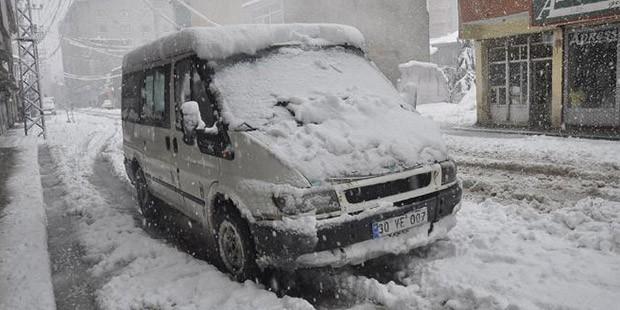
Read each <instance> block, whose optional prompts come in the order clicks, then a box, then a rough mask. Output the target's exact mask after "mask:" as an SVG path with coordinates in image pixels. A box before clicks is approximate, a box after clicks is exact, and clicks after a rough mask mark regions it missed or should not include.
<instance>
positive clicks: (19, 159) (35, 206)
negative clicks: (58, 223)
mask: <svg viewBox="0 0 620 310" xmlns="http://www.w3.org/2000/svg"><path fill="white" fill-rule="evenodd" d="M21 135H22V133H21V132H18V131H16V130H13V131H11V132H9V134H8V136H2V137H0V147H2V148H12V149H15V151H16V153H15V167H14V169H13V171H12V173H11V176H10V177H9V179H8V182H7V192H8V196H9V197H8V200H9V203H8V205H7V206H6V207H5V208H4V209H0V309H34V310H39V309H55V307H56V304H55V301H54V293H53V288H52V280H51V271H50V262H49V256H48V250H47V230H46V222H47V220H46V214H45V208H44V204H43V194H42V189H41V179H40V175H39V165H38V160H37V155H38V140H37V139H36V138H34V137H22V136H21ZM2 160H4V159H2Z"/></svg>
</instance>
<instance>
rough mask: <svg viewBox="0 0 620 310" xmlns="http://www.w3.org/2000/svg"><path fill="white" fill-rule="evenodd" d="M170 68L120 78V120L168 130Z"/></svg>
mask: <svg viewBox="0 0 620 310" xmlns="http://www.w3.org/2000/svg"><path fill="white" fill-rule="evenodd" d="M170 67H171V66H170V65H166V66H163V67H157V68H153V69H150V70H146V71H144V72H136V73H131V74H127V75H125V76H124V78H123V120H125V121H128V122H134V123H139V124H143V125H151V126H157V127H164V128H170V90H169V89H168V85H169V82H170V70H171V69H170Z"/></svg>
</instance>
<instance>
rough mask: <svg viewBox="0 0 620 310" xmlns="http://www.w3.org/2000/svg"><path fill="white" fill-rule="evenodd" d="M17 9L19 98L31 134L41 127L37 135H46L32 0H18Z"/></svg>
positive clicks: (25, 127)
mask: <svg viewBox="0 0 620 310" xmlns="http://www.w3.org/2000/svg"><path fill="white" fill-rule="evenodd" d="M15 9H16V13H17V14H16V15H17V47H18V50H19V51H18V53H19V74H20V78H19V84H20V87H19V90H20V92H19V93H20V96H19V99H20V100H21V102H22V113H23V119H24V131H25V133H26V135H28V134H29V133H30V132H31V131H32V130H34V129H38V130H39V133H38V136H39V137H40V136H43V138H44V139H47V130H46V128H45V117H44V115H43V98H42V96H41V74H40V71H39V51H38V48H37V45H38V40H39V38H38V37H37V27H36V25H35V22H34V20H33V19H32V3H31V1H30V0H18V1H17V5H16V8H15Z"/></svg>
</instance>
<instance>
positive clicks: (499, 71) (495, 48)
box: [487, 33, 553, 106]
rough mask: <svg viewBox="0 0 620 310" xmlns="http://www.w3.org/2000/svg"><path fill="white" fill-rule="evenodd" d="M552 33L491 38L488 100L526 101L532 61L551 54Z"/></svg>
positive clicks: (542, 58) (497, 103)
mask: <svg viewBox="0 0 620 310" xmlns="http://www.w3.org/2000/svg"><path fill="white" fill-rule="evenodd" d="M552 44H553V35H552V34H551V33H542V34H534V35H527V36H515V37H510V38H504V39H495V40H490V41H489V42H488V43H487V46H488V56H487V57H488V65H489V67H488V69H489V99H488V100H489V104H491V105H499V106H502V105H506V104H510V105H528V104H529V103H530V98H529V95H530V88H531V85H530V83H531V70H532V62H534V61H541V60H550V59H551V57H552V56H553V45H552Z"/></svg>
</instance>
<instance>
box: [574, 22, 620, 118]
mask: <svg viewBox="0 0 620 310" xmlns="http://www.w3.org/2000/svg"><path fill="white" fill-rule="evenodd" d="M617 38H618V29H617V28H611V29H609V28H608V29H604V30H590V31H579V32H574V33H569V34H568V45H569V46H568V53H569V54H568V59H570V61H568V72H567V79H568V83H567V84H568V98H567V99H568V107H569V108H592V109H599V108H613V107H615V105H616V87H617V85H616V80H617V57H618V40H617Z"/></svg>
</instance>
